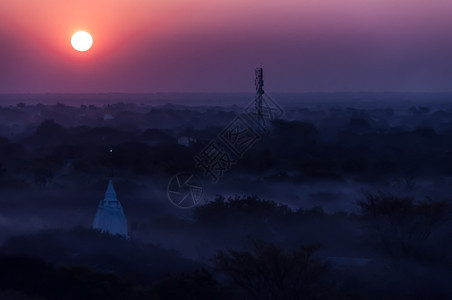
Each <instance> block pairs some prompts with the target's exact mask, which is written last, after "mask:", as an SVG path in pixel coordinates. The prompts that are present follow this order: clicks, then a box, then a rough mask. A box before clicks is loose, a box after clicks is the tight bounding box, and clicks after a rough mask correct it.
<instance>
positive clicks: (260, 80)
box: [254, 68, 265, 125]
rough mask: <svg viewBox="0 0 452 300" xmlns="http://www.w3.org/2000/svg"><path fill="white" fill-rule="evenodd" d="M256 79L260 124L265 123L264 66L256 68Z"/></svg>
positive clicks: (257, 111) (256, 105) (255, 103)
mask: <svg viewBox="0 0 452 300" xmlns="http://www.w3.org/2000/svg"><path fill="white" fill-rule="evenodd" d="M254 73H255V74H256V79H255V81H254V83H255V85H256V97H255V99H254V105H255V108H256V114H257V119H258V121H259V125H264V114H263V112H262V98H263V95H264V93H265V92H264V70H263V69H262V68H256V69H255V70H254Z"/></svg>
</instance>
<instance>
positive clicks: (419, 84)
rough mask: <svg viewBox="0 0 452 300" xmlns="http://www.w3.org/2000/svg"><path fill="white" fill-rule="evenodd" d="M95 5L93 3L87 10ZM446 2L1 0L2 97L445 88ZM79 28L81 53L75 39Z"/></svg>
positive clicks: (449, 38) (448, 66)
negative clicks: (257, 72)
mask: <svg viewBox="0 0 452 300" xmlns="http://www.w3.org/2000/svg"><path fill="white" fill-rule="evenodd" d="M93 2H94V3H95V4H93ZM451 13H452V1H448V0H422V1H421V0H259V1H258V0H215V1H212V0H156V1H148V0H127V1H126V0H114V1H113V0H98V1H88V0H79V1H58V0H41V1H36V0H2V1H1V2H0V40H1V47H0V93H34V92H39V93H41V92H62V93H64V92H252V91H253V89H254V78H253V76H254V74H253V72H254V68H255V67H256V66H263V67H264V71H265V83H266V89H267V90H268V91H273V92H336V91H377V92H378V91H415V92H416V91H428V92H445V91H452V17H451V16H452V14H451ZM77 30H86V31H88V32H90V33H91V34H92V35H93V38H94V45H93V48H92V49H90V50H89V51H87V52H85V53H79V52H77V51H75V50H74V49H72V48H71V45H70V38H71V35H72V34H73V33H74V32H76V31H77Z"/></svg>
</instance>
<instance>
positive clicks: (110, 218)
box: [93, 179, 128, 238]
mask: <svg viewBox="0 0 452 300" xmlns="http://www.w3.org/2000/svg"><path fill="white" fill-rule="evenodd" d="M93 229H96V230H99V231H101V232H107V233H109V234H111V235H116V234H119V235H121V236H123V237H125V238H128V233H127V220H126V216H125V215H124V211H123V209H122V205H121V203H120V202H119V201H118V199H116V192H115V188H114V187H113V182H112V180H111V179H110V181H109V182H108V187H107V191H106V192H105V198H104V200H102V201H100V202H99V207H98V209H97V213H96V216H95V217H94V222H93Z"/></svg>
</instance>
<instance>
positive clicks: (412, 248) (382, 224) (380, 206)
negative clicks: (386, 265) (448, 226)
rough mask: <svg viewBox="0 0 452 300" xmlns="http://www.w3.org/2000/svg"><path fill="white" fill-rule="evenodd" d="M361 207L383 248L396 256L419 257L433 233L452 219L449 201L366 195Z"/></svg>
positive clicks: (381, 194)
mask: <svg viewBox="0 0 452 300" xmlns="http://www.w3.org/2000/svg"><path fill="white" fill-rule="evenodd" d="M358 205H359V206H360V208H361V212H362V215H363V216H364V218H365V219H367V220H368V221H369V222H370V223H371V225H372V228H373V230H374V232H375V233H376V235H377V237H378V239H379V241H380V243H381V246H382V247H383V249H384V250H385V251H386V252H387V253H389V254H390V255H394V256H400V255H406V254H417V252H418V251H419V250H420V248H421V247H422V245H423V244H424V242H425V241H426V240H427V239H428V237H429V236H430V235H431V233H432V232H433V231H434V230H435V229H436V228H437V227H438V226H439V225H441V224H442V223H444V222H446V221H447V220H449V219H450V207H449V204H448V203H447V202H446V201H432V200H430V199H429V200H427V201H415V199H414V197H411V196H408V197H399V196H394V195H391V194H384V193H377V194H371V193H366V195H365V200H361V201H358Z"/></svg>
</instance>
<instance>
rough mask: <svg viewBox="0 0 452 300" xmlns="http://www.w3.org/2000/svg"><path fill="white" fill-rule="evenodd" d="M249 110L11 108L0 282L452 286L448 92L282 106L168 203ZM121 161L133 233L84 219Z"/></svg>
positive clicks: (49, 285) (379, 288) (181, 289)
mask: <svg viewBox="0 0 452 300" xmlns="http://www.w3.org/2000/svg"><path fill="white" fill-rule="evenodd" d="M379 103H380V102H379ZM241 111H242V109H241V108H240V107H237V106H230V107H203V106H199V107H186V106H180V105H164V106H158V107H155V106H149V105H136V104H124V103H118V104H114V105H104V106H95V105H81V106H80V107H72V106H68V105H64V104H57V105H42V104H37V105H26V104H24V103H19V104H17V105H14V106H9V107H1V108H0V121H1V122H0V136H2V137H0V157H1V159H0V163H1V165H0V241H1V246H0V299H49V300H50V299H451V298H452V288H451V285H450V278H452V235H451V233H452V222H451V220H450V217H451V211H450V210H451V203H452V202H451V200H450V195H451V186H452V184H451V183H452V159H451V153H452V152H451V151H452V107H450V104H447V103H446V104H444V103H443V104H438V103H436V104H435V105H433V104H432V105H429V106H426V105H424V104H419V103H415V104H410V105H408V106H407V105H405V104H403V105H402V104H400V105H395V104H394V105H393V103H392V102H386V104H384V105H383V104H381V105H379V106H378V107H369V106H366V105H361V106H359V107H348V106H347V105H339V104H337V103H334V101H333V102H332V103H329V104H328V105H325V106H322V105H318V104H317V103H316V104H314V105H312V106H310V107H300V106H297V107H287V108H285V113H286V114H285V118H284V119H283V120H274V121H273V122H272V123H271V124H270V125H269V130H268V132H267V133H266V134H263V135H262V136H261V137H260V139H259V142H258V144H256V146H255V147H253V148H251V149H250V150H249V151H248V152H246V153H245V154H244V155H243V157H241V158H240V160H239V161H238V162H237V163H236V164H234V166H233V168H232V169H231V170H230V171H228V172H226V173H225V174H224V178H222V179H221V180H220V181H219V182H218V183H217V184H216V185H213V184H211V185H209V184H210V183H209V184H208V183H206V186H205V187H206V189H205V191H206V193H207V192H209V193H210V194H208V195H207V199H209V200H210V201H208V202H204V203H201V204H200V205H198V206H197V207H195V208H193V209H192V210H181V209H178V208H176V207H174V206H172V204H170V203H169V201H168V200H167V198H166V193H165V192H166V188H167V184H168V180H169V178H171V176H173V175H174V174H175V173H177V172H180V171H186V170H193V169H194V159H193V158H194V156H195V155H197V154H198V153H199V152H200V151H201V150H202V149H203V148H204V147H205V146H206V145H207V144H208V143H209V142H210V141H211V140H212V139H216V138H217V137H218V134H219V133H220V132H221V130H222V129H223V128H224V127H225V126H227V125H228V124H229V122H231V121H232V120H233V119H234V117H236V116H237V115H239V114H240V112H241ZM110 150H112V151H110ZM112 170H113V173H114V180H113V181H114V183H115V188H116V191H117V194H118V199H119V200H120V201H121V203H122V205H123V207H124V211H125V214H126V216H127V220H128V223H129V234H130V236H131V239H130V240H126V239H123V238H121V237H112V236H108V235H104V234H100V233H98V232H96V231H92V230H91V229H88V228H90V227H91V224H92V220H93V217H94V214H95V211H96V207H97V204H98V202H99V200H101V199H102V197H103V193H104V191H105V188H106V182H107V180H108V176H109V175H111V173H112V172H111V171H112ZM198 171H199V175H200V176H202V174H201V173H202V172H200V170H198ZM203 179H205V178H203ZM204 182H209V178H207V180H205V181H204ZM209 188H210V190H209ZM362 191H372V192H371V193H366V192H362ZM377 191H380V192H377ZM215 194H218V196H216V197H215ZM235 194H237V195H259V196H233V195H235ZM221 195H224V196H221ZM264 199H273V200H274V201H271V200H264Z"/></svg>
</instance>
